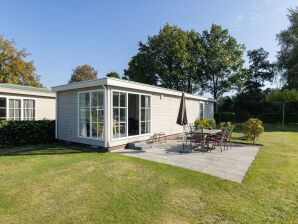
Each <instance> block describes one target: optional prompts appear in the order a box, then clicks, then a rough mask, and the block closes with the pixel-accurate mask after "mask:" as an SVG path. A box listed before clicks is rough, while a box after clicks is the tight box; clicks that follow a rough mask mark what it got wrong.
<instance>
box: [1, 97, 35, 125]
mask: <svg viewBox="0 0 298 224" xmlns="http://www.w3.org/2000/svg"><path fill="white" fill-rule="evenodd" d="M0 98H6V120H9V119H10V117H9V100H10V99H12V100H21V121H23V120H24V107H23V101H24V99H25V100H34V104H35V109H34V110H35V112H34V114H35V117H34V120H35V119H36V108H37V100H36V98H32V97H20V96H10V95H0Z"/></svg>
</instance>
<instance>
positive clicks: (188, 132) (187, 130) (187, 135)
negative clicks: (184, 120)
mask: <svg viewBox="0 0 298 224" xmlns="http://www.w3.org/2000/svg"><path fill="white" fill-rule="evenodd" d="M185 126H186V127H184V128H183V131H184V133H183V134H184V135H183V139H184V141H185V145H186V146H187V143H188V142H190V143H191V141H192V136H193V131H194V129H193V128H192V126H191V124H188V125H185Z"/></svg>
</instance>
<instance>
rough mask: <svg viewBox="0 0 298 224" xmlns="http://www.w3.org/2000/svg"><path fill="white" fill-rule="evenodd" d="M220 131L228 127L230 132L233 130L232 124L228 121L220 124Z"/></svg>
mask: <svg viewBox="0 0 298 224" xmlns="http://www.w3.org/2000/svg"><path fill="white" fill-rule="evenodd" d="M219 126H220V129H221V130H224V129H225V128H226V127H227V128H228V130H231V128H232V122H230V121H227V122H220V123H219Z"/></svg>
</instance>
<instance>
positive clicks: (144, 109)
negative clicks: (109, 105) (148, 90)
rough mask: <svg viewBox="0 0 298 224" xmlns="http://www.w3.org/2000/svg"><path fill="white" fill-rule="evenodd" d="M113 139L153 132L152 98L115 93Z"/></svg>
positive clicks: (135, 94)
mask: <svg viewBox="0 0 298 224" xmlns="http://www.w3.org/2000/svg"><path fill="white" fill-rule="evenodd" d="M112 113H113V139H117V138H124V137H130V136H137V135H143V134H148V133H150V132H151V96H148V95H142V94H137V93H127V92H118V91H113V112H112Z"/></svg>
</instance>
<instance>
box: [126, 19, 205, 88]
mask: <svg viewBox="0 0 298 224" xmlns="http://www.w3.org/2000/svg"><path fill="white" fill-rule="evenodd" d="M202 50H203V49H202V48H201V43H200V38H199V34H198V33H196V32H195V31H190V32H186V31H183V30H182V29H180V28H179V27H177V26H171V25H169V24H166V25H165V26H164V27H163V28H162V29H161V30H160V32H159V33H158V35H154V36H152V37H148V40H147V42H146V43H142V42H140V43H139V50H138V53H137V54H136V55H135V56H133V57H132V59H131V61H130V62H129V64H128V69H127V70H125V72H124V78H125V79H129V80H133V81H138V82H143V83H147V84H152V85H158V86H162V87H166V88H170V89H175V90H181V89H182V88H183V87H185V86H186V87H187V88H186V89H187V92H189V93H192V92H195V91H196V90H197V89H196V85H197V83H198V82H199V74H201V72H200V71H199V67H198V62H199V61H200V60H201V59H200V58H201V55H202Z"/></svg>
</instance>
